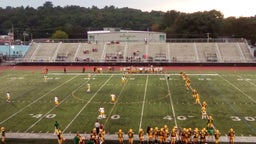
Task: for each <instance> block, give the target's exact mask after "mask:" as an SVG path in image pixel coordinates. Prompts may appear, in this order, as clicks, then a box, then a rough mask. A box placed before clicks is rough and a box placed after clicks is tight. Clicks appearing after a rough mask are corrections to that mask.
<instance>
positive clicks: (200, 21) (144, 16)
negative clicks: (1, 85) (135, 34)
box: [0, 2, 256, 44]
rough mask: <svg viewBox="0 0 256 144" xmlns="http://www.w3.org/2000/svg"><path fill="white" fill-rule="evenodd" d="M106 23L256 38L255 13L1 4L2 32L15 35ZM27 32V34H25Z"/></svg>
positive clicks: (77, 33) (80, 32)
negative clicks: (237, 13) (230, 15)
mask: <svg viewBox="0 0 256 144" xmlns="http://www.w3.org/2000/svg"><path fill="white" fill-rule="evenodd" d="M103 27H118V28H121V29H127V30H143V31H146V30H150V31H160V32H165V33H166V34H167V38H206V37H207V36H210V37H212V38H220V37H229V38H246V39H248V40H251V42H252V43H253V44H254V43H255V41H256V16H254V17H239V18H236V17H228V18H224V15H223V14H222V13H221V12H220V11H216V10H210V11H203V12H194V13H184V12H179V11H175V10H170V11H167V12H162V11H151V12H143V11H141V10H138V9H131V8H128V7H124V8H116V7H114V6H105V7H104V8H101V9H99V8H97V7H96V6H92V7H90V8H85V7H80V6H75V5H71V6H65V7H60V6H54V5H53V4H52V2H45V3H44V4H43V6H39V7H37V8H33V7H29V6H27V7H23V6H21V7H6V8H0V34H7V33H8V32H10V31H11V30H12V29H13V30H14V34H15V38H16V39H22V40H23V38H24V37H25V38H26V40H30V39H32V38H51V37H52V36H54V34H55V35H56V32H60V31H63V32H64V33H66V34H67V35H65V37H68V38H72V39H76V38H83V39H86V38H87V31H89V30H102V29H103ZM24 32H25V33H26V35H24Z"/></svg>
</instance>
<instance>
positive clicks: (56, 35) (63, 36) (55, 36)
mask: <svg viewBox="0 0 256 144" xmlns="http://www.w3.org/2000/svg"><path fill="white" fill-rule="evenodd" d="M51 38H52V39H68V34H67V33H66V32H64V31H62V30H57V31H56V32H55V33H53V34H52V37H51Z"/></svg>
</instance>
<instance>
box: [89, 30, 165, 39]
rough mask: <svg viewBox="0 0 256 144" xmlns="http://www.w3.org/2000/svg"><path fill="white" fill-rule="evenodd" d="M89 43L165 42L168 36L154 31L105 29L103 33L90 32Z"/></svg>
mask: <svg viewBox="0 0 256 144" xmlns="http://www.w3.org/2000/svg"><path fill="white" fill-rule="evenodd" d="M87 33H88V41H90V42H96V41H105V42H107V41H148V42H165V40H166V34H165V33H162V32H153V31H133V30H121V29H120V28H104V30H102V31H88V32H87Z"/></svg>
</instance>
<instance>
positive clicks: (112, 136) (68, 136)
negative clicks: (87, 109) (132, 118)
mask: <svg viewBox="0 0 256 144" xmlns="http://www.w3.org/2000/svg"><path fill="white" fill-rule="evenodd" d="M80 134H81V136H84V137H85V138H86V140H88V139H89V138H90V134H84V133H80ZM75 135H76V134H75V133H68V134H65V133H64V134H63V136H64V138H65V139H68V140H72V139H73V138H74V137H75ZM8 139H56V140H57V136H56V135H53V133H6V140H7V141H8ZM105 140H116V141H118V137H117V135H116V134H106V135H105ZM124 140H128V136H127V134H124ZM134 140H136V141H137V140H139V136H138V134H135V135H134ZM145 141H146V140H145ZM228 141H229V139H228V136H227V135H225V136H221V137H220V142H228ZM255 141H256V137H254V136H235V143H237V142H240V143H241V142H246V143H255ZM209 142H212V141H209Z"/></svg>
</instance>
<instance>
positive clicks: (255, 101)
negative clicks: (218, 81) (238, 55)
mask: <svg viewBox="0 0 256 144" xmlns="http://www.w3.org/2000/svg"><path fill="white" fill-rule="evenodd" d="M219 77H220V78H222V79H223V80H224V81H226V82H227V83H228V84H230V85H231V86H233V87H234V88H235V89H237V90H238V91H240V92H241V93H242V94H243V95H245V96H246V97H247V98H249V99H250V100H251V101H253V102H254V103H256V100H254V99H253V98H252V97H251V96H249V95H248V94H246V93H245V92H243V91H242V90H241V89H240V88H238V87H237V86H235V85H234V84H233V83H231V82H230V81H228V80H227V79H225V78H224V77H223V76H221V75H219Z"/></svg>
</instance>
